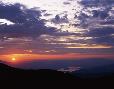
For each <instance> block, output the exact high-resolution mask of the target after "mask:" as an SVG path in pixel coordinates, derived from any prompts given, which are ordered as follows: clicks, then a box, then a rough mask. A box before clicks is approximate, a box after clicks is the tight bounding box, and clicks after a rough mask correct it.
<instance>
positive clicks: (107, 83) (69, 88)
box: [0, 63, 114, 89]
mask: <svg viewBox="0 0 114 89" xmlns="http://www.w3.org/2000/svg"><path fill="white" fill-rule="evenodd" d="M44 87H45V88H46V89H48V88H53V89H55V88H57V89H61V88H66V89H86V88H87V89H103V88H106V89H114V75H113V74H110V75H107V76H103V77H100V78H81V77H76V76H73V75H70V74H68V73H63V72H58V71H55V70H23V69H17V68H13V67H10V66H7V65H5V64H2V63H0V89H43V88H44Z"/></svg>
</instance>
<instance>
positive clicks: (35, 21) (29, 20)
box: [0, 4, 56, 38]
mask: <svg viewBox="0 0 114 89" xmlns="http://www.w3.org/2000/svg"><path fill="white" fill-rule="evenodd" d="M40 16H41V12H40V10H39V11H38V10H35V9H34V8H32V9H27V8H26V7H25V6H24V5H21V4H14V5H12V4H11V5H4V4H0V18H1V19H7V20H10V21H11V22H13V23H15V24H14V25H7V24H3V25H0V36H2V37H4V36H6V37H33V38H34V37H38V36H40V35H42V34H52V33H53V32H56V30H55V28H52V27H46V26H45V23H44V21H43V20H41V19H40Z"/></svg>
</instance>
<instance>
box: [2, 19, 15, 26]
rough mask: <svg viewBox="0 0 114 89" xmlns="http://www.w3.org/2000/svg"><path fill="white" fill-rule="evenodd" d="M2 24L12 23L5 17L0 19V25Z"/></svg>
mask: <svg viewBox="0 0 114 89" xmlns="http://www.w3.org/2000/svg"><path fill="white" fill-rule="evenodd" d="M3 24H7V25H13V24H14V23H13V22H11V21H9V20H7V19H0V25H3Z"/></svg>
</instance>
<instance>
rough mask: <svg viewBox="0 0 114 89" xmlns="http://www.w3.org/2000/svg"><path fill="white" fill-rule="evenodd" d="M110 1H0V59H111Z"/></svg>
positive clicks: (113, 5) (113, 23) (113, 8)
mask: <svg viewBox="0 0 114 89" xmlns="http://www.w3.org/2000/svg"><path fill="white" fill-rule="evenodd" d="M113 54H114V1H113V0H0V55H1V56H0V59H1V60H5V61H28V60H43V59H46V60H54V59H57V60H61V59H67V60H68V59H80V58H111V59H113V58H114V55H113Z"/></svg>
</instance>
